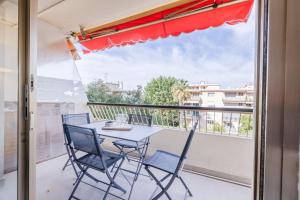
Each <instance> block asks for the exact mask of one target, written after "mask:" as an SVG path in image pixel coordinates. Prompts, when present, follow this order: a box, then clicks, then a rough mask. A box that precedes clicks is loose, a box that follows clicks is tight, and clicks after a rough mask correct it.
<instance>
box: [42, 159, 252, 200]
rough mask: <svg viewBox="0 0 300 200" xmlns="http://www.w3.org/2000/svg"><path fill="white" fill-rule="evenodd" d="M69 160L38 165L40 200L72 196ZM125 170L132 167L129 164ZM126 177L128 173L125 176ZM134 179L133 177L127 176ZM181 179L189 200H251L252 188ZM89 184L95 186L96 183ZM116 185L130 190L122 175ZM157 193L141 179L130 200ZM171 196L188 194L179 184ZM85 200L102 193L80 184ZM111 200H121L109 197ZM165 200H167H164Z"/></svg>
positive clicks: (185, 175) (198, 178) (195, 178)
mask: <svg viewBox="0 0 300 200" xmlns="http://www.w3.org/2000/svg"><path fill="white" fill-rule="evenodd" d="M65 160H66V157H64V156H62V157H59V158H56V159H52V160H49V161H47V162H43V163H40V164H38V166H37V197H38V198H37V199H40V200H64V199H67V198H68V196H69V195H70V193H71V191H72V188H73V185H72V183H73V182H74V180H75V178H74V177H75V176H74V174H73V171H72V169H71V167H69V168H67V169H66V170H65V171H62V170H61V168H62V166H63V164H64V162H65ZM124 167H130V166H129V165H128V164H126V165H125V166H124ZM92 173H94V174H95V175H96V176H97V177H100V178H101V177H103V175H102V174H101V173H96V172H92ZM124 173H125V172H124ZM128 176H129V178H130V179H131V177H130V175H128ZM182 177H183V178H184V179H185V181H186V182H187V184H188V185H189V186H190V188H191V190H192V193H193V197H191V198H188V199H195V200H250V199H251V191H252V190H251V188H248V187H244V186H240V185H236V184H232V183H228V182H225V181H220V180H216V179H212V178H208V177H205V176H200V175H195V174H191V173H186V172H183V174H182ZM86 181H88V182H90V183H92V184H96V183H95V182H93V181H90V180H88V178H86ZM117 181H118V182H119V184H120V185H122V186H124V187H125V188H126V189H129V185H128V183H127V182H126V181H125V179H124V177H123V176H122V175H118V177H117ZM97 186H98V187H101V188H103V189H105V188H106V186H105V185H103V184H100V183H99V184H97ZM154 190H155V183H154V181H151V180H150V179H149V178H148V177H144V176H140V178H139V180H138V181H137V183H136V184H135V187H134V190H133V193H132V196H131V199H132V200H144V199H149V198H150V196H151V194H152V192H153V191H154ZM112 192H113V193H115V194H117V195H121V193H120V192H119V191H117V190H115V189H113V190H112ZM169 193H170V194H171V196H172V198H173V199H174V200H180V199H184V195H185V190H184V188H183V187H182V185H181V184H180V183H179V182H178V181H177V182H175V184H174V185H173V186H172V187H171V189H170V191H169ZM76 196H78V197H79V198H80V199H82V200H85V199H86V200H93V199H101V198H102V196H103V192H102V191H99V190H96V189H94V188H92V187H90V186H88V185H85V184H81V185H79V188H78V190H77V192H76ZM127 196H128V193H127V194H125V195H122V197H123V198H127ZM108 199H112V200H113V199H118V198H116V197H113V196H110V197H109V198H108ZM162 199H166V198H162Z"/></svg>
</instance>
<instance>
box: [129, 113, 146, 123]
mask: <svg viewBox="0 0 300 200" xmlns="http://www.w3.org/2000/svg"><path fill="white" fill-rule="evenodd" d="M128 124H140V125H146V126H152V116H151V115H137V114H129V115H128Z"/></svg>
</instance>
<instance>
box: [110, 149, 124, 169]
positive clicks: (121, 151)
mask: <svg viewBox="0 0 300 200" xmlns="http://www.w3.org/2000/svg"><path fill="white" fill-rule="evenodd" d="M116 147H117V148H118V149H119V150H120V155H121V154H125V153H124V151H123V149H124V148H123V147H122V148H120V147H119V146H117V145H116ZM116 164H117V162H115V164H114V165H113V166H112V168H111V170H110V172H111V173H112V172H113V171H114V169H115V168H116Z"/></svg>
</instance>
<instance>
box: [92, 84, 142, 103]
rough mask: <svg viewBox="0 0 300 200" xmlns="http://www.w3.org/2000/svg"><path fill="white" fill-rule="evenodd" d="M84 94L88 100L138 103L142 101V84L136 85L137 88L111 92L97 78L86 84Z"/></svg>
mask: <svg viewBox="0 0 300 200" xmlns="http://www.w3.org/2000/svg"><path fill="white" fill-rule="evenodd" d="M86 94H87V97H88V100H89V102H101V103H128V104H139V103H141V101H142V86H137V90H131V91H125V92H124V91H122V92H113V91H111V90H110V88H109V87H107V85H106V84H105V83H104V82H103V80H101V79H99V80H97V81H94V82H92V83H90V84H89V85H88V86H87V91H86Z"/></svg>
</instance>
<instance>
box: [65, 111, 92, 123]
mask: <svg viewBox="0 0 300 200" xmlns="http://www.w3.org/2000/svg"><path fill="white" fill-rule="evenodd" d="M61 118H62V123H63V124H69V125H83V124H89V123H90V122H91V121H90V115H89V113H79V114H64V115H62V116H61Z"/></svg>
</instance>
